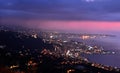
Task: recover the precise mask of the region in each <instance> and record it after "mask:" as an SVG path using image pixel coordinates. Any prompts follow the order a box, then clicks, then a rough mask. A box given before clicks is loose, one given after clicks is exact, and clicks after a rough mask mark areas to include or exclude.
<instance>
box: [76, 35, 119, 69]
mask: <svg viewBox="0 0 120 73" xmlns="http://www.w3.org/2000/svg"><path fill="white" fill-rule="evenodd" d="M75 40H79V41H82V42H84V43H85V44H87V45H91V46H95V45H96V46H101V47H103V49H104V50H106V51H111V52H115V54H89V55H88V54H84V55H83V56H84V57H86V58H88V60H89V61H90V62H95V63H99V64H104V65H107V66H112V67H118V68H120V35H115V37H109V36H108V37H104V38H94V39H86V40H82V39H78V38H76V39H75Z"/></svg>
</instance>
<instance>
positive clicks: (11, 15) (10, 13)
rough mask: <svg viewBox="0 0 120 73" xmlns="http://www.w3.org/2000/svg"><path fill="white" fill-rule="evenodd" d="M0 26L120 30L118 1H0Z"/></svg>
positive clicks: (91, 30)
mask: <svg viewBox="0 0 120 73" xmlns="http://www.w3.org/2000/svg"><path fill="white" fill-rule="evenodd" d="M0 23H9V24H20V25H23V26H28V27H35V28H42V29H49V30H66V31H78V32H80V31H81V32H88V31H90V32H94V31H96V32H97V31H120V0H0Z"/></svg>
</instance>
